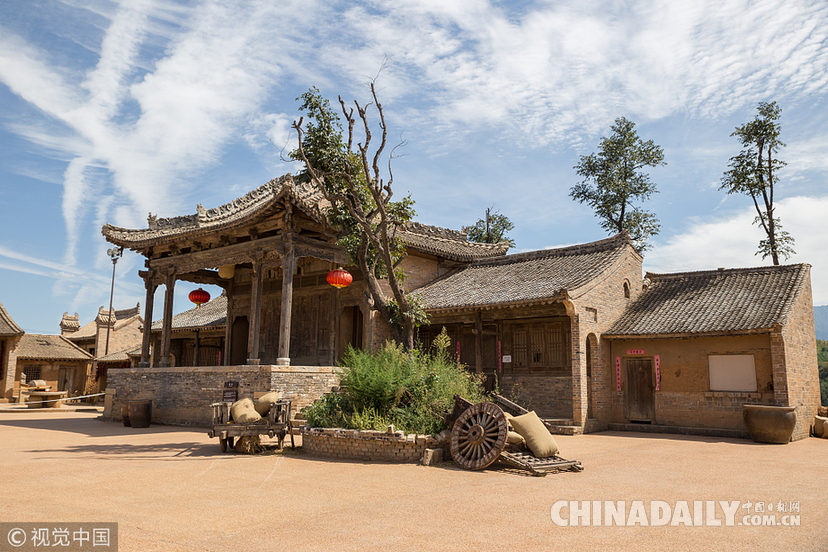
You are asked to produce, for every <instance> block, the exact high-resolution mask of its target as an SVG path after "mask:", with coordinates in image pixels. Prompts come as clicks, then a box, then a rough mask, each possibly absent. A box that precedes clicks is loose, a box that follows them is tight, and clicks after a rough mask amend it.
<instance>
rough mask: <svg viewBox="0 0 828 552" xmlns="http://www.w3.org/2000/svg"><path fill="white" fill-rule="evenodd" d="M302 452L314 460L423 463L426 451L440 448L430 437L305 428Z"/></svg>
mask: <svg viewBox="0 0 828 552" xmlns="http://www.w3.org/2000/svg"><path fill="white" fill-rule="evenodd" d="M301 433H302V450H303V451H304V452H306V453H308V454H310V455H313V456H323V457H326V458H338V459H342V460H359V461H365V462H368V461H378V462H391V463H400V464H411V463H419V462H420V461H421V460H422V458H423V454H425V450H426V449H427V448H428V449H430V448H436V447H437V446H438V445H437V442H436V440H435V439H434V438H433V437H431V436H427V435H405V434H404V433H403V432H402V431H397V432H394V433H388V432H383V431H358V430H356V429H329V428H318V427H308V426H303V427H302V428H301Z"/></svg>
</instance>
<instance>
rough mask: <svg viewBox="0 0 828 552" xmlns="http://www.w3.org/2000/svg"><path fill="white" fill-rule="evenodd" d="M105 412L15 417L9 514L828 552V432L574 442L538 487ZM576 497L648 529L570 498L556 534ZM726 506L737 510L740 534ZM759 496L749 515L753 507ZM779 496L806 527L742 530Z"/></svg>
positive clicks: (124, 525) (285, 537) (442, 541)
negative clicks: (620, 506)
mask: <svg viewBox="0 0 828 552" xmlns="http://www.w3.org/2000/svg"><path fill="white" fill-rule="evenodd" d="M97 416H98V415H97V414H94V413H83V412H74V413H73V412H67V413H61V414H55V413H49V414H38V413H0V481H2V486H1V487H0V489H2V490H0V521H9V522H11V521H14V522H33V521H67V522H69V521H84V522H95V521H100V522H103V521H110V522H111V521H115V522H118V524H119V537H120V538H119V545H120V550H122V551H133V550H135V551H142V552H148V551H152V550H158V551H164V552H170V551H179V550H180V551H194V550H212V551H223V550H284V549H292V550H337V551H342V550H417V551H425V550H440V551H441V552H446V551H451V550H475V551H477V550H498V551H506V550H516V551H529V550H561V551H563V550H566V551H574V550H588V551H595V550H659V551H662V550H692V551H709V550H734V551H740V552H741V551H747V550H779V551H799V550H815V551H816V550H820V551H824V550H828V530H827V529H828V524H826V521H828V516H826V515H824V513H825V509H824V508H825V504H826V498H827V497H828V475H827V474H828V470H826V469H825V468H826V461H827V460H828V440H823V439H813V438H811V439H805V440H802V441H798V442H795V443H791V444H788V445H758V444H754V443H752V442H750V441H746V440H737V439H716V438H710V437H688V436H678V435H646V436H645V435H644V434H634V433H615V432H606V433H597V434H590V435H583V436H574V437H565V436H561V437H557V440H558V444H559V445H560V447H561V450H562V455H563V456H565V457H567V458H573V459H578V460H580V461H581V462H582V463H583V465H584V467H585V470H584V471H583V472H582V473H562V474H557V475H549V476H547V477H545V478H538V477H529V476H526V475H523V474H522V473H521V472H517V471H514V470H510V469H505V468H494V469H487V470H484V471H480V472H470V471H463V470H460V469H458V468H456V467H455V466H454V464H453V463H451V462H446V463H443V464H441V465H439V466H436V467H423V466H417V465H392V464H378V463H357V462H343V461H328V460H322V459H318V458H313V457H309V456H306V455H304V454H302V453H301V449H299V450H297V451H291V450H290V449H287V450H286V452H284V453H270V454H264V455H256V456H248V455H241V454H235V453H233V454H231V453H228V454H221V452H220V451H219V447H218V440H217V439H209V438H208V437H207V435H206V430H201V429H185V428H176V427H168V426H152V427H150V428H148V429H133V428H127V427H123V426H122V425H121V424H116V423H111V422H103V421H100V420H98V419H97ZM297 444H299V443H297ZM561 500H564V501H579V506H580V505H582V503H580V501H596V503H597V504H599V505H600V506H601V510H602V512H603V509H604V508H605V507H606V502H608V501H613V502H616V501H624V502H625V511H626V517H625V519H624V523H625V524H626V523H627V522H631V523H633V522H635V521H636V517H638V523H636V524H635V525H633V526H629V525H627V526H619V524H618V523H617V522H614V523H612V524H611V525H606V524H603V525H598V523H597V520H594V519H592V518H589V517H587V518H586V521H588V522H589V523H588V524H587V525H584V523H583V522H584V521H585V520H584V518H581V523H580V524H579V526H577V527H573V526H562V525H561V522H568V521H569V520H570V515H569V514H570V511H569V508H568V504H567V507H566V508H562V509H559V512H558V514H559V515H560V516H559V519H558V523H555V522H553V519H552V515H551V512H552V510H554V509H555V508H554V506H555V504H556V503H559V501H561ZM636 501H641V502H636ZM657 501H661V502H664V503H666V506H667V507H668V508H670V512H672V516H671V515H670V513H668V514H667V517H666V518H664V519H665V521H664V522H665V523H666V525H659V526H655V525H657V524H658V523H659V520H658V518H657V517H656V516H653V515H651V511H650V509H651V508H654V507H655V505H658V504H661V502H657ZM682 501H686V502H687V504H688V506H687V508H688V510H687V511H685V510H684V507H683V502H682ZM694 501H701V502H700V503H699V504H698V506H700V507H704V506H706V503H707V501H715V509H714V510H713V511H711V512H709V513H710V514H711V515H712V519H714V520H715V521H718V522H719V523H720V524H721V525H719V526H715V525H712V524H711V523H707V522H706V521H705V514H704V513H702V512H699V513H698V515H697V517H696V520H695V521H696V522H698V523H699V524H700V525H701V526H692V523H693V520H692V516H693V515H695V514H694ZM719 501H726V502H727V506H728V507H732V505H733V504H734V501H738V502H739V505H738V510H736V513H735V514H734V515H733V517H732V519H733V522H734V524H733V526H727V525H726V521H727V519H726V517H725V514H724V511H723V510H722V509H721V506H719V505H718V504H719ZM748 501H749V502H751V503H753V509H752V510H750V511H748V510H746V509H744V508H743V507H742V506H744V504H745V503H746V502H748ZM779 501H784V502H785V503H786V504H787V505H789V504H790V502H798V503H799V508H800V510H799V523H800V524H799V526H782V525H781V522H782V516H783V515H785V514H784V513H777V512H776V509H774V512H772V513H771V512H767V511H766V512H765V514H771V515H774V516H775V521H776V523H777V525H776V526H759V527H756V526H747V525H745V524H744V523H743V520H745V518H744V516H745V515H746V514H748V515H752V514H755V508H756V503H758V502H763V503H764V504H765V505H767V504H768V503H771V502H772V503H774V505H777V504H778V502H779ZM559 504H560V503H559ZM592 504H593V503H592V502H591V503H590V507H591V506H592ZM662 506H663V505H662ZM639 507H642V508H643V510H641V511H639ZM766 510H767V506H766ZM661 512H662V513H663V510H662V511H661ZM638 514H643V515H638ZM794 514H795V513H794ZM571 517H572V518H573V521H574V518H575V516H574V515H573V516H571ZM606 517H607V516H605V515H602V521H604V522H605V521H606V520H605V519H603V518H606ZM662 517H663V516H662ZM630 518H632V519H630ZM668 519H669V521H667V520H668ZM715 521H714V522H713V523H715ZM745 521H750V518H747V519H746V520H745ZM643 523H649V524H650V525H648V526H644V525H643ZM673 523H675V526H674V525H673ZM740 523H741V525H740ZM0 538H3V536H2V535H0Z"/></svg>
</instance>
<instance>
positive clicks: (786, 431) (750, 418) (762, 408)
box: [742, 404, 796, 445]
mask: <svg viewBox="0 0 828 552" xmlns="http://www.w3.org/2000/svg"><path fill="white" fill-rule="evenodd" d="M742 415H743V416H744V418H745V426H747V430H748V432H749V433H750V438H751V439H753V440H754V441H756V442H757V443H778V444H783V445H784V444H786V443H789V442H790V440H791V435H793V430H794V426H796V407H795V406H767V405H762V404H743V405H742Z"/></svg>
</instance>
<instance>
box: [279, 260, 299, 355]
mask: <svg viewBox="0 0 828 552" xmlns="http://www.w3.org/2000/svg"><path fill="white" fill-rule="evenodd" d="M295 270H296V256H295V254H294V251H293V246H292V245H288V246H287V247H286V248H285V255H284V256H283V257H282V315H281V317H280V319H279V358H277V359H276V364H278V365H279V366H290V315H291V311H292V310H293V273H294V271H295Z"/></svg>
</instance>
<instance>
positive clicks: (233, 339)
mask: <svg viewBox="0 0 828 552" xmlns="http://www.w3.org/2000/svg"><path fill="white" fill-rule="evenodd" d="M249 333H250V322H248V321H247V317H246V316H237V317H236V319H235V320H233V328H232V331H231V335H230V365H231V366H240V365H242V364H247V340H248V334H249Z"/></svg>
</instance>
